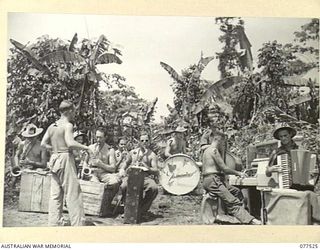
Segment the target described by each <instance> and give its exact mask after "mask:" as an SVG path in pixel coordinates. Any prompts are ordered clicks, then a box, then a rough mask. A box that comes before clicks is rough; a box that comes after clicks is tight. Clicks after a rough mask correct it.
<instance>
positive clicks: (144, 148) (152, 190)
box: [121, 133, 159, 216]
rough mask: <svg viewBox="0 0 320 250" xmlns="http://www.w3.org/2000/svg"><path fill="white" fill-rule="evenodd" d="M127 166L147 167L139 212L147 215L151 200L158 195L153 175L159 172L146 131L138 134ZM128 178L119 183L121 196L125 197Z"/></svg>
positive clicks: (155, 156)
mask: <svg viewBox="0 0 320 250" xmlns="http://www.w3.org/2000/svg"><path fill="white" fill-rule="evenodd" d="M126 165H127V166H134V165H142V166H143V167H145V168H147V171H146V173H147V176H146V177H145V178H144V187H143V192H144V197H143V199H142V205H141V214H142V215H143V216H147V215H148V210H149V209H150V207H151V204H152V202H153V201H154V199H155V198H156V197H157V195H158V185H157V184H156V182H155V181H154V176H157V175H158V174H159V171H158V160H157V155H156V154H155V153H154V152H153V151H152V150H151V148H150V136H149V134H147V133H142V134H141V135H140V142H139V146H138V147H137V148H135V149H133V150H131V151H130V154H129V158H128V161H127V162H126ZM127 187H128V179H127V178H125V179H123V181H122V184H121V190H122V196H123V197H126V192H127Z"/></svg>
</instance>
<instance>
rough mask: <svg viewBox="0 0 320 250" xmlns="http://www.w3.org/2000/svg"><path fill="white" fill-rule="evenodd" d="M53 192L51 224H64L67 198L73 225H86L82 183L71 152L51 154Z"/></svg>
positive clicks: (50, 213)
mask: <svg viewBox="0 0 320 250" xmlns="http://www.w3.org/2000/svg"><path fill="white" fill-rule="evenodd" d="M49 167H50V168H51V172H52V178H51V192H50V199H49V221H48V222H49V226H61V225H63V216H62V212H63V201H64V198H65V199H66V203H67V208H68V212H69V216H70V222H71V226H84V225H85V215H84V209H83V201H82V194H81V189H80V184H79V181H78V179H77V172H76V166H75V162H74V158H73V155H72V154H71V153H68V152H65V153H56V154H53V155H52V156H51V159H50V162H49Z"/></svg>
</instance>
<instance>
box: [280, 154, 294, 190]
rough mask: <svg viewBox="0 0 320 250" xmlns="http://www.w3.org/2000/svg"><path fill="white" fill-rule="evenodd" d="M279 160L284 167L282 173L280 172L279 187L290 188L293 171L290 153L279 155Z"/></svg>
mask: <svg viewBox="0 0 320 250" xmlns="http://www.w3.org/2000/svg"><path fill="white" fill-rule="evenodd" d="M277 161H278V165H280V166H281V169H282V171H281V173H279V188H282V189H289V188H290V187H291V185H292V173H291V164H290V160H289V157H288V154H282V155H279V156H278V157H277Z"/></svg>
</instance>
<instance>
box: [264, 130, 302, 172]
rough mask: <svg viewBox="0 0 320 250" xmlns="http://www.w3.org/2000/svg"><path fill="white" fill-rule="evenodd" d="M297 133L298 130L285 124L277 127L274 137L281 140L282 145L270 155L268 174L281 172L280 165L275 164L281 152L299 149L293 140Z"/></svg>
mask: <svg viewBox="0 0 320 250" xmlns="http://www.w3.org/2000/svg"><path fill="white" fill-rule="evenodd" d="M296 134H297V131H296V130H295V129H293V128H291V127H287V126H283V127H279V128H278V129H276V130H275V131H274V133H273V137H274V138H276V139H277V140H280V142H281V146H280V147H279V148H278V149H277V150H274V151H273V152H272V154H271V156H270V160H269V163H268V166H267V169H266V175H267V176H268V177H270V176H271V173H272V172H281V168H280V167H279V166H278V165H274V163H275V161H276V159H277V156H278V155H281V154H289V156H290V150H292V149H298V148H299V147H298V145H297V144H296V143H295V142H294V141H293V139H292V138H293V137H294V136H295V135H296Z"/></svg>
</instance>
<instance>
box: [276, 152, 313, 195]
mask: <svg viewBox="0 0 320 250" xmlns="http://www.w3.org/2000/svg"><path fill="white" fill-rule="evenodd" d="M310 160H311V153H310V151H308V150H301V149H297V150H291V151H290V154H281V155H278V156H277V164H278V165H279V166H281V168H282V172H281V173H279V188H285V189H288V188H290V187H291V186H292V185H293V184H298V185H302V186H306V185H309V179H310Z"/></svg>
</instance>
